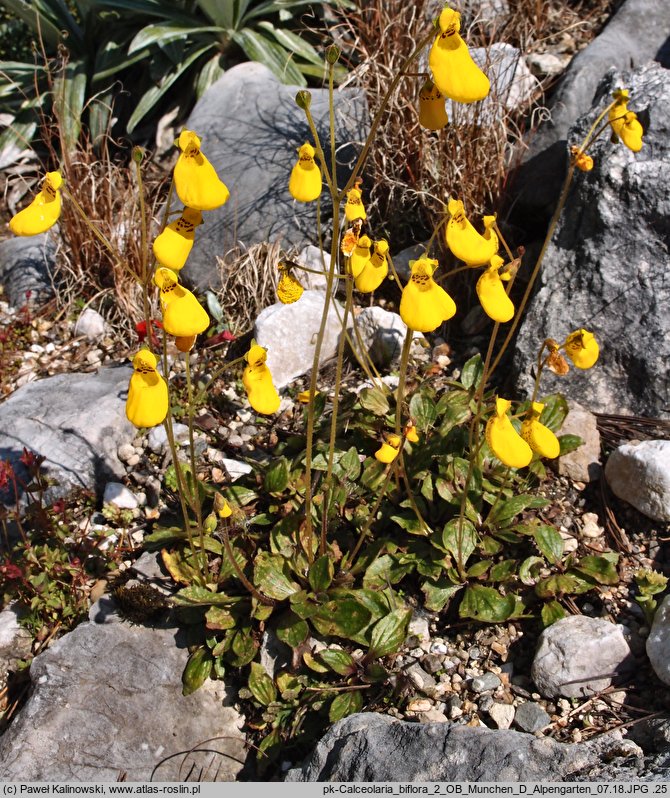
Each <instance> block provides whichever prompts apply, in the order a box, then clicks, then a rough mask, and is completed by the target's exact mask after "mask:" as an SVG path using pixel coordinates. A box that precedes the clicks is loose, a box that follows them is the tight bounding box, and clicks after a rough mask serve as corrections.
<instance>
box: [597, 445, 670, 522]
mask: <svg viewBox="0 0 670 798" xmlns="http://www.w3.org/2000/svg"><path fill="white" fill-rule="evenodd" d="M605 478H606V479H607V483H608V485H609V486H610V488H611V489H612V492H613V493H614V494H616V495H617V496H618V497H619V498H620V499H623V500H624V501H626V502H628V503H629V504H632V505H633V507H635V508H636V509H637V510H639V511H640V512H641V513H643V514H644V515H646V516H648V517H649V518H653V519H654V520H655V521H661V522H662V523H664V524H667V523H670V441H641V442H640V443H625V444H623V445H622V446H619V448H618V449H615V450H614V451H613V452H612V454H611V455H610V456H609V458H608V460H607V464H606V465H605Z"/></svg>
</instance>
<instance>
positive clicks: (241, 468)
mask: <svg viewBox="0 0 670 798" xmlns="http://www.w3.org/2000/svg"><path fill="white" fill-rule="evenodd" d="M219 462H220V463H221V465H222V466H223V467H224V468H225V469H226V471H227V472H228V473H229V474H230V478H231V479H232V481H233V482H235V480H236V479H239V478H240V477H243V476H244V475H245V474H250V473H251V472H252V471H253V468H252V467H251V466H250V465H249V464H248V463H243V462H242V461H241V460H233V459H232V458H230V457H224V458H222V459H221V460H220V461H219Z"/></svg>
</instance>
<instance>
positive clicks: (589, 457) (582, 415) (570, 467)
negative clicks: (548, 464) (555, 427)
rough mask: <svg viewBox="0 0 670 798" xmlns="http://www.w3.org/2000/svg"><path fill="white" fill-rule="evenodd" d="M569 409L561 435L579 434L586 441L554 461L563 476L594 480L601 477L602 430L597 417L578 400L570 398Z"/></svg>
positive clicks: (583, 480)
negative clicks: (599, 428)
mask: <svg viewBox="0 0 670 798" xmlns="http://www.w3.org/2000/svg"><path fill="white" fill-rule="evenodd" d="M568 405H569V408H570V409H569V411H568V415H567V417H566V419H565V421H564V422H563V426H562V427H561V431H560V432H559V435H579V437H580V438H581V439H582V440H583V441H584V443H583V444H582V445H581V446H580V447H579V448H578V449H575V451H574V452H568V454H564V455H563V456H562V457H559V458H558V459H557V460H553V461H552V463H556V471H557V472H558V473H559V474H561V476H565V477H568V478H569V479H571V480H573V481H574V482H593V481H595V480H596V479H599V478H600V472H601V467H600V432H599V431H598V422H597V420H596V417H595V416H594V415H593V413H591V412H590V411H589V410H587V409H586V408H585V407H582V406H581V405H580V404H578V403H577V402H573V401H572V400H568Z"/></svg>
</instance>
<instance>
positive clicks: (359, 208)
mask: <svg viewBox="0 0 670 798" xmlns="http://www.w3.org/2000/svg"><path fill="white" fill-rule="evenodd" d="M362 196H363V192H362V191H361V190H360V188H356V187H354V188H352V189H349V191H348V192H347V201H346V203H345V205H344V215H345V216H346V217H347V221H348V222H353V221H354V220H355V219H363V221H365V219H367V218H368V215H367V213H366V212H365V206H364V205H363V200H362Z"/></svg>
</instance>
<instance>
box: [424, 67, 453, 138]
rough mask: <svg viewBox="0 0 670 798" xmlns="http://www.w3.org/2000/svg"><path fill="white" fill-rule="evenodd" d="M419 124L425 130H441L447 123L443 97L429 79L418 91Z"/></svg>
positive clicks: (447, 118)
mask: <svg viewBox="0 0 670 798" xmlns="http://www.w3.org/2000/svg"><path fill="white" fill-rule="evenodd" d="M419 124H420V125H421V127H425V128H426V129H427V130H442V128H443V127H445V126H446V125H448V124H449V117H448V116H447V109H446V108H445V106H444V97H443V95H442V94H441V93H440V90H439V89H438V88H437V86H436V85H435V84H434V83H433V81H432V80H430V79H428V80H427V81H426V82H425V83H424V84H423V86H422V87H421V91H420V92H419Z"/></svg>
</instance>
